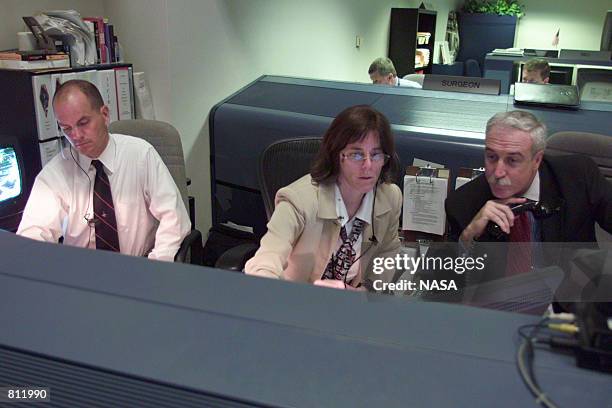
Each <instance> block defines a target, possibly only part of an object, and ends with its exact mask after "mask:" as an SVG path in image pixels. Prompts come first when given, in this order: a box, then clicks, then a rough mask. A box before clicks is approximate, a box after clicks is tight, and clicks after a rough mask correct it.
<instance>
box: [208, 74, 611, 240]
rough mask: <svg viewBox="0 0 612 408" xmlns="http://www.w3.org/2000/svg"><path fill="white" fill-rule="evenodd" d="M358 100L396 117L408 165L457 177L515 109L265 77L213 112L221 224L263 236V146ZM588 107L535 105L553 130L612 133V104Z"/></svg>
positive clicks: (505, 102) (302, 131) (326, 120)
mask: <svg viewBox="0 0 612 408" xmlns="http://www.w3.org/2000/svg"><path fill="white" fill-rule="evenodd" d="M358 104H367V105H371V106H373V107H374V108H376V109H377V110H379V111H381V112H382V113H384V114H385V115H386V116H387V117H388V118H389V121H390V122H391V124H392V128H393V130H394V134H395V139H396V145H397V151H398V154H399V157H400V160H401V163H402V167H405V166H407V165H410V164H412V162H413V159H414V158H419V159H423V160H426V161H432V162H435V163H440V164H444V165H445V166H446V167H448V168H450V169H451V170H452V171H453V173H452V178H453V179H454V177H455V174H456V171H457V170H458V168H459V167H462V166H467V167H480V166H481V165H482V162H483V159H482V155H483V146H484V129H485V125H486V121H487V120H488V119H489V118H490V117H491V116H492V115H493V114H495V113H497V112H501V111H506V110H512V109H514V107H513V105H512V99H511V98H509V97H508V96H507V95H501V96H489V95H472V94H461V93H455V92H437V91H425V90H420V89H411V88H397V87H386V86H377V85H370V84H357V83H346V82H331V81H319V80H310V79H299V78H286V77H277V76H263V77H261V78H259V79H257V80H256V81H254V82H253V83H251V84H249V85H247V86H246V87H244V88H243V89H241V90H240V91H238V92H237V93H236V94H234V95H232V96H230V97H229V98H227V99H226V100H224V101H222V102H220V103H219V104H217V105H216V106H215V107H213V109H212V111H211V114H210V143H211V146H210V151H211V182H212V201H213V202H212V208H213V225H214V226H218V225H219V224H221V223H227V222H231V223H234V224H238V225H242V226H247V227H249V228H252V229H253V232H254V233H255V235H257V236H260V235H262V234H263V233H264V232H265V224H266V215H265V210H264V206H263V201H262V199H261V195H260V193H259V186H258V182H257V168H258V163H259V156H260V154H261V152H262V151H263V150H264V149H265V148H266V146H268V145H269V144H270V143H272V142H274V141H277V140H281V139H285V138H291V137H304V136H313V135H318V136H322V135H323V133H324V132H325V130H326V129H327V127H328V126H329V124H330V123H331V121H332V120H333V118H334V117H335V116H336V115H337V114H338V113H339V112H340V111H342V110H343V109H345V108H347V107H349V106H353V105H358ZM583 108H584V109H582V110H580V111H556V110H550V109H546V108H532V109H528V110H530V111H532V112H533V113H534V114H535V115H536V116H538V117H540V118H541V119H543V120H544V121H545V122H546V123H547V124H548V125H549V128H550V129H551V132H555V131H560V130H582V131H592V132H596V133H603V134H608V133H609V129H610V122H611V120H610V116H609V115H610V111H611V110H612V108H610V107H608V106H607V105H606V104H599V105H596V104H593V105H592V106H590V107H583ZM398 176H399V175H398ZM398 180H399V178H398Z"/></svg>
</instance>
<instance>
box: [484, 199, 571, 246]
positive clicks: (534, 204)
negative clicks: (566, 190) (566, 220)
mask: <svg viewBox="0 0 612 408" xmlns="http://www.w3.org/2000/svg"><path fill="white" fill-rule="evenodd" d="M562 205H563V201H562V200H557V201H552V202H542V201H533V200H527V201H526V202H524V203H518V204H510V205H509V207H510V209H511V210H512V212H513V213H514V215H519V214H521V213H524V212H526V211H531V213H532V214H533V218H535V219H536V220H543V219H545V218H548V217H551V216H552V215H554V214H555V213H557V212H559V211H561V207H562ZM486 231H487V234H488V235H489V236H490V237H491V238H492V239H493V240H495V241H507V240H508V234H506V233H505V232H504V231H503V230H502V229H501V228H500V226H499V225H497V224H496V223H494V222H492V221H489V223H488V224H487V229H486Z"/></svg>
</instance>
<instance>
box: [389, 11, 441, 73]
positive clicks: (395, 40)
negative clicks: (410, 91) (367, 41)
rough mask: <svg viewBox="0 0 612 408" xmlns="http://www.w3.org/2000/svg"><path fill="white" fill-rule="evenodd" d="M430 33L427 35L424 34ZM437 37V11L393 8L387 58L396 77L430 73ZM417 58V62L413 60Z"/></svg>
mask: <svg viewBox="0 0 612 408" xmlns="http://www.w3.org/2000/svg"><path fill="white" fill-rule="evenodd" d="M427 34H429V35H427ZM435 34H436V12H435V11H432V10H425V9H418V8H392V9H391V29H390V32H389V58H391V60H392V61H393V64H394V65H395V69H396V70H397V76H398V77H400V78H401V77H403V76H404V75H407V74H413V73H415V72H416V73H423V74H431V68H432V65H433V52H434V43H435ZM417 56H419V62H418V63H417V62H416V61H415V60H416V57H417Z"/></svg>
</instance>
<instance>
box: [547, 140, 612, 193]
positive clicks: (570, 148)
mask: <svg viewBox="0 0 612 408" xmlns="http://www.w3.org/2000/svg"><path fill="white" fill-rule="evenodd" d="M610 146H612V136H606V135H600V134H597V133H587V132H557V133H555V134H553V135H551V136H550V137H549V138H548V139H546V152H547V153H551V152H552V153H562V154H563V153H565V154H583V155H585V156H589V157H590V158H591V159H593V161H595V163H597V166H599V169H600V170H601V172H602V173H603V175H604V176H606V178H607V179H608V180H610V181H612V148H611V147H610Z"/></svg>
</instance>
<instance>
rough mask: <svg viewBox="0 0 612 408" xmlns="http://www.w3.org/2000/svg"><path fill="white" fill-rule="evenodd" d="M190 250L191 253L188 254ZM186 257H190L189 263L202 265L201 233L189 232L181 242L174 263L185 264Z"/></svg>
mask: <svg viewBox="0 0 612 408" xmlns="http://www.w3.org/2000/svg"><path fill="white" fill-rule="evenodd" d="M190 250H191V253H190ZM187 255H191V258H190V263H192V264H195V265H202V263H203V258H204V248H203V247H202V233H201V232H200V231H198V230H196V229H194V230H191V231H190V232H189V234H188V235H187V236H186V237H185V239H183V242H181V246H180V248H179V250H178V252H177V253H176V255H175V256H174V262H182V263H185V262H187Z"/></svg>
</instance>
